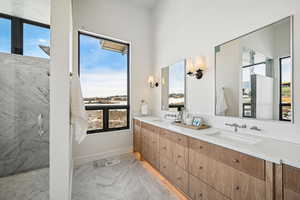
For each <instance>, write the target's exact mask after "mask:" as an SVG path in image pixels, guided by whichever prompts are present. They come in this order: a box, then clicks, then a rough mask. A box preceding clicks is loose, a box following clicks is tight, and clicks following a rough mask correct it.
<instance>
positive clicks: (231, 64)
mask: <svg viewBox="0 0 300 200" xmlns="http://www.w3.org/2000/svg"><path fill="white" fill-rule="evenodd" d="M292 27H293V19H292V17H288V18H285V19H283V20H280V21H278V22H276V23H273V24H271V25H269V26H266V27H264V28H261V29H259V30H257V31H254V32H252V33H249V34H246V35H244V36H242V37H239V38H237V39H235V40H232V41H229V42H226V43H224V44H222V45H219V46H217V47H215V59H216V60H215V81H216V83H215V86H216V88H215V96H216V101H215V102H216V104H215V114H216V115H217V116H230V117H244V118H253V119H260V120H279V121H289V122H290V121H292V120H293V107H292V102H293V95H292V85H293V60H292V44H293V42H292V39H293V37H292V30H293V28H292Z"/></svg>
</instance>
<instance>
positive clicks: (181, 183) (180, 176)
mask: <svg viewBox="0 0 300 200" xmlns="http://www.w3.org/2000/svg"><path fill="white" fill-rule="evenodd" d="M172 176H173V177H171V181H172V182H173V183H174V184H175V185H176V186H177V187H178V188H179V189H181V190H182V191H183V192H184V193H186V194H187V193H188V179H189V177H188V173H187V171H185V170H183V169H182V168H180V167H179V166H178V165H176V164H175V165H172Z"/></svg>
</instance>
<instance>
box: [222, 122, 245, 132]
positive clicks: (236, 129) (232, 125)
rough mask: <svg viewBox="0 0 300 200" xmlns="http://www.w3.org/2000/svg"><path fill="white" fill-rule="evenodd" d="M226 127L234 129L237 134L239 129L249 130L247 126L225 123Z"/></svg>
mask: <svg viewBox="0 0 300 200" xmlns="http://www.w3.org/2000/svg"><path fill="white" fill-rule="evenodd" d="M225 126H230V127H234V132H237V131H238V128H247V125H246V124H243V125H238V124H237V123H233V124H229V123H225Z"/></svg>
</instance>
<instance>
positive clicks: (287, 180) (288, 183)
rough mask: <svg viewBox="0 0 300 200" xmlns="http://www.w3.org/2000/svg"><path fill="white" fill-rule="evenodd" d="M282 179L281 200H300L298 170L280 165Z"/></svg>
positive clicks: (299, 174)
mask: <svg viewBox="0 0 300 200" xmlns="http://www.w3.org/2000/svg"><path fill="white" fill-rule="evenodd" d="M282 178H283V179H282V180H283V199H284V200H300V169H299V168H295V167H292V166H289V165H282ZM276 200H277V199H276Z"/></svg>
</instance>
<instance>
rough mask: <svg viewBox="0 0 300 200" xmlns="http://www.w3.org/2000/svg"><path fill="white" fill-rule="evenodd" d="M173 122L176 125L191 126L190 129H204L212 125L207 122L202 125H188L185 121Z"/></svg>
mask: <svg viewBox="0 0 300 200" xmlns="http://www.w3.org/2000/svg"><path fill="white" fill-rule="evenodd" d="M172 124H173V125H175V126H180V127H183V128H189V129H193V130H202V129H207V128H210V126H208V125H206V124H201V125H200V126H193V125H187V124H184V123H177V122H173V123H172Z"/></svg>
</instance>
